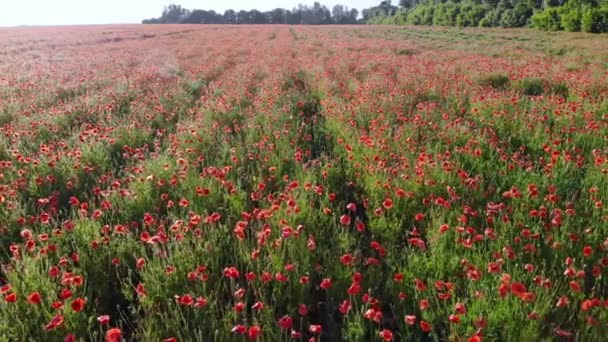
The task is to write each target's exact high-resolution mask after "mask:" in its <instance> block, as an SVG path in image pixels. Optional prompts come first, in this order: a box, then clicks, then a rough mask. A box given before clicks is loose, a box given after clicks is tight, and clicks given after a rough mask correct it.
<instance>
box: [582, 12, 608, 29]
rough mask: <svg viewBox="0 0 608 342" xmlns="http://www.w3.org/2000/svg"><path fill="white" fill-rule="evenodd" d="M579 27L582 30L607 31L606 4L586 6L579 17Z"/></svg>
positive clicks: (607, 14) (607, 15) (607, 13)
mask: <svg viewBox="0 0 608 342" xmlns="http://www.w3.org/2000/svg"><path fill="white" fill-rule="evenodd" d="M581 29H582V30H583V31H584V32H592V33H601V32H608V6H605V7H602V8H588V9H586V10H585V11H584V13H583V16H582V19H581Z"/></svg>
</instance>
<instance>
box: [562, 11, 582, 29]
mask: <svg viewBox="0 0 608 342" xmlns="http://www.w3.org/2000/svg"><path fill="white" fill-rule="evenodd" d="M581 18H582V11H581V10H580V9H579V8H574V9H572V10H570V11H564V13H562V15H561V19H562V21H561V24H562V27H563V28H564V30H565V31H568V32H578V31H580V30H581Z"/></svg>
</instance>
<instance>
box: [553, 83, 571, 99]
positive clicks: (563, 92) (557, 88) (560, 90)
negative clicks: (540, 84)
mask: <svg viewBox="0 0 608 342" xmlns="http://www.w3.org/2000/svg"><path fill="white" fill-rule="evenodd" d="M551 93H552V94H555V95H559V96H561V97H563V98H564V99H567V98H568V95H569V94H570V91H569V89H568V85H567V84H566V83H565V82H559V83H556V84H554V85H552V86H551Z"/></svg>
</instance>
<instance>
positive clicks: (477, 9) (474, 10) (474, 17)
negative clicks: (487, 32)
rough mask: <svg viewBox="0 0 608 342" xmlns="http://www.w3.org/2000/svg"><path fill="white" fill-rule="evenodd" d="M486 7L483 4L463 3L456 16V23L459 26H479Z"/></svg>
mask: <svg viewBox="0 0 608 342" xmlns="http://www.w3.org/2000/svg"><path fill="white" fill-rule="evenodd" d="M487 11H488V8H487V7H486V6H484V5H464V6H462V8H461V9H460V13H458V15H457V16H456V25H457V26H460V27H475V26H479V22H480V21H481V20H482V19H483V18H484V16H485V15H486V12H487Z"/></svg>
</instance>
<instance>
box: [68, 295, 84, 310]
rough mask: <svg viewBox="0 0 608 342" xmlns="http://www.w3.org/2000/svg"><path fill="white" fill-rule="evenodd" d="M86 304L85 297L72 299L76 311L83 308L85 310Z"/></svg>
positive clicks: (73, 308)
mask: <svg viewBox="0 0 608 342" xmlns="http://www.w3.org/2000/svg"><path fill="white" fill-rule="evenodd" d="M85 304H86V300H85V299H83V298H76V299H74V301H72V305H71V307H72V310H74V311H75V312H80V311H82V310H84V306H85Z"/></svg>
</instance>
